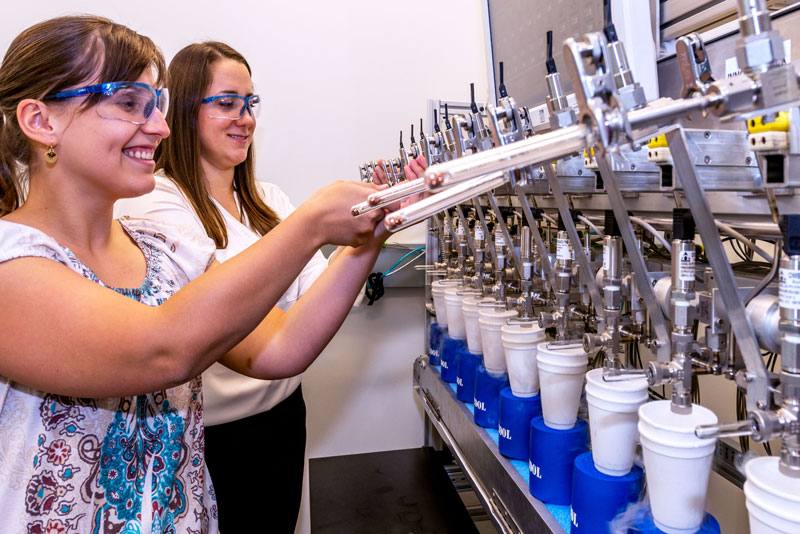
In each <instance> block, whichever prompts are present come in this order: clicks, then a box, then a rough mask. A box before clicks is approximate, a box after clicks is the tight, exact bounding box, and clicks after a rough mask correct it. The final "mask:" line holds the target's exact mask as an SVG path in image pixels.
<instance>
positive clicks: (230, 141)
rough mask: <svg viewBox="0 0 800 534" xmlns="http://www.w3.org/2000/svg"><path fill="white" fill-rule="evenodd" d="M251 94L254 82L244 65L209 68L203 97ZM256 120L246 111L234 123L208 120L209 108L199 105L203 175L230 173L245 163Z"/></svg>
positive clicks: (225, 61) (225, 63) (224, 61)
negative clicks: (209, 72)
mask: <svg viewBox="0 0 800 534" xmlns="http://www.w3.org/2000/svg"><path fill="white" fill-rule="evenodd" d="M226 94H228V95H230V94H234V95H241V96H250V95H252V94H253V82H252V81H251V80H250V73H249V72H248V71H247V67H245V65H244V64H242V63H239V62H238V61H235V60H233V59H228V58H222V59H219V60H218V61H216V62H215V63H214V64H213V65H212V66H211V83H210V84H209V86H208V88H207V89H206V91H205V93H203V97H204V98H205V97H209V96H217V95H226ZM255 127H256V120H255V118H254V117H252V116H250V113H248V112H247V111H245V112H244V113H243V114H242V116H241V117H239V119H237V120H235V121H234V120H230V119H217V118H211V117H209V104H201V105H200V111H199V114H198V117H197V128H198V134H199V138H200V164H201V165H202V167H203V170H204V172H205V173H206V175H209V174H210V171H211V170H212V169H213V170H214V171H216V172H219V171H224V172H230V173H231V180H232V179H233V169H234V167H236V165H238V164H240V163H242V162H243V161H244V160H245V159H247V150H248V149H249V148H250V144H251V143H252V142H253V131H254V130H255Z"/></svg>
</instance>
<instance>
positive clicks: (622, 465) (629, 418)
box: [586, 369, 647, 477]
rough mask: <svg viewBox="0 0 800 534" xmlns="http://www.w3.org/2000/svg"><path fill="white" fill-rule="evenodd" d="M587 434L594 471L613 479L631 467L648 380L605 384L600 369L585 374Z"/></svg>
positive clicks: (625, 472)
mask: <svg viewBox="0 0 800 534" xmlns="http://www.w3.org/2000/svg"><path fill="white" fill-rule="evenodd" d="M586 401H587V404H588V405H589V434H590V435H591V438H592V460H594V466H595V468H596V469H597V470H598V471H600V472H601V473H605V474H606V475H609V476H612V477H619V476H623V475H626V474H628V473H629V472H630V470H631V468H632V467H633V455H634V452H635V450H636V439H637V436H638V431H637V429H636V425H637V423H638V422H639V413H638V412H639V406H641V405H642V404H644V403H645V402H647V379H646V378H644V377H642V378H635V379H626V380H618V381H611V382H606V381H605V380H603V370H602V369H592V370H591V371H589V372H588V373H586Z"/></svg>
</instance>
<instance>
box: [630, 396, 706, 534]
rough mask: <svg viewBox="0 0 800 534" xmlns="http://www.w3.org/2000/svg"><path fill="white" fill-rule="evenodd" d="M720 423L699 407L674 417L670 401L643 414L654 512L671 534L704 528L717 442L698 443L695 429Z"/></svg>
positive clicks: (642, 434) (648, 407) (641, 424)
mask: <svg viewBox="0 0 800 534" xmlns="http://www.w3.org/2000/svg"><path fill="white" fill-rule="evenodd" d="M716 423H717V416H716V415H715V414H714V412H712V411H711V410H709V409H708V408H704V407H702V406H700V405H697V404H693V405H692V412H691V413H689V414H678V413H674V412H673V411H672V410H671V409H670V401H655V402H647V403H645V404H643V405H642V406H641V407H640V408H639V439H640V440H641V442H642V451H643V452H644V469H645V474H646V476H647V492H648V494H649V496H650V508H651V511H652V513H653V521H654V522H655V525H656V526H657V527H658V528H660V529H661V530H663V531H664V532H666V533H667V534H693V533H694V532H697V530H699V529H700V526H701V525H702V523H703V518H704V517H705V514H706V495H707V493H708V478H709V476H710V474H711V460H712V458H713V456H714V449H715V447H716V440H715V439H700V438H698V437H697V436H695V435H694V429H695V428H696V427H698V426H699V425H714V424H716Z"/></svg>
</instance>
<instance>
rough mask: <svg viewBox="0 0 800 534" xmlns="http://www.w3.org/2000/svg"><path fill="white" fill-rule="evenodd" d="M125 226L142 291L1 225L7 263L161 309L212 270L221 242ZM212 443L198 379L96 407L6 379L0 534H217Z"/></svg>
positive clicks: (0, 420)
mask: <svg viewBox="0 0 800 534" xmlns="http://www.w3.org/2000/svg"><path fill="white" fill-rule="evenodd" d="M120 224H121V225H122V227H123V229H125V231H126V232H127V233H128V235H129V236H130V237H131V238H132V239H133V240H134V241H135V242H136V244H137V245H138V246H139V248H140V249H141V251H142V253H143V254H144V256H145V259H146V262H147V274H146V276H145V280H144V282H143V283H142V285H141V286H140V287H137V288H124V289H123V288H115V287H109V286H106V285H105V284H104V283H103V282H102V281H101V280H100V279H99V278H98V277H97V276H96V275H95V273H94V272H92V270H91V269H90V268H89V267H87V266H86V265H84V264H83V263H81V261H80V260H79V259H78V258H76V257H75V255H74V254H73V253H72V252H71V251H70V250H69V249H68V248H66V247H62V246H60V245H59V244H58V243H57V242H56V241H55V240H54V239H53V238H52V237H50V236H48V235H47V234H45V233H43V232H41V231H39V230H37V229H35V228H32V227H29V226H25V225H22V224H16V223H12V222H8V221H3V220H0V262H4V261H9V260H12V259H15V258H21V257H41V258H47V259H51V260H53V261H57V262H59V263H61V264H62V265H65V266H66V267H68V268H70V269H72V270H73V271H75V272H77V273H78V274H80V275H81V276H83V277H85V278H87V279H88V280H90V281H92V282H94V283H96V284H99V285H101V286H103V287H108V289H109V290H112V291H116V292H118V293H121V294H122V295H125V296H127V297H129V298H132V299H134V300H136V301H138V302H141V303H142V304H145V305H148V306H158V305H160V304H161V303H163V302H164V301H166V300H167V299H168V298H169V297H170V296H172V295H173V294H174V293H175V292H176V291H177V290H178V289H180V288H181V287H182V286H183V285H185V284H186V283H187V282H189V280H191V279H193V278H195V277H196V276H198V275H200V274H202V273H203V272H204V271H205V270H206V268H207V267H208V265H209V263H210V262H211V260H212V259H213V258H214V243H213V242H212V241H210V240H205V241H203V240H199V239H198V238H197V237H194V236H191V235H189V234H188V233H187V234H185V235H182V234H181V231H180V229H177V228H175V227H174V226H165V225H160V224H157V223H154V222H151V221H145V220H137V219H123V220H120ZM10 334H11V335H13V333H10ZM86 335H91V332H86ZM52 357H53V358H58V354H53V355H52ZM146 371H147V370H146V369H145V370H143V372H146ZM203 443H204V440H203V398H202V383H201V380H200V378H199V377H197V378H194V379H193V380H190V381H189V382H187V383H185V384H182V385H180V386H177V387H174V388H170V389H166V390H162V391H156V392H153V393H148V394H146V395H136V396H131V397H122V398H103V399H91V398H76V397H66V396H62V395H54V394H51V393H48V392H44V391H37V390H35V389H33V388H31V387H28V386H26V385H24V384H20V383H17V382H14V381H12V380H10V379H8V378H6V377H4V376H2V375H0V518H1V519H0V523H1V524H2V527H0V530H2V532H3V533H8V534H72V533H80V534H111V533H114V534H183V533H196V534H215V533H216V532H217V519H216V516H217V510H216V503H215V500H214V493H213V486H212V485H211V481H210V478H209V475H208V470H207V469H206V466H205V460H204V451H203V447H204V446H203Z"/></svg>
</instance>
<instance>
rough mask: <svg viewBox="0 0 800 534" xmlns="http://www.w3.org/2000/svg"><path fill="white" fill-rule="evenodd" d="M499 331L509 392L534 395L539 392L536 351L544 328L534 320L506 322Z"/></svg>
mask: <svg viewBox="0 0 800 534" xmlns="http://www.w3.org/2000/svg"><path fill="white" fill-rule="evenodd" d="M500 333H501V335H500V339H501V341H502V342H503V351H504V352H505V356H506V367H507V368H508V381H509V382H510V385H511V393H513V394H514V396H516V397H534V396H536V395H537V394H538V393H539V369H538V366H537V364H536V353H537V352H538V345H539V343H540V342H541V341H543V340H544V338H545V333H544V329H542V328H539V325H538V324H537V323H535V322H530V323H526V324H513V325H511V324H507V325H504V326H502V327H501V328H500Z"/></svg>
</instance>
